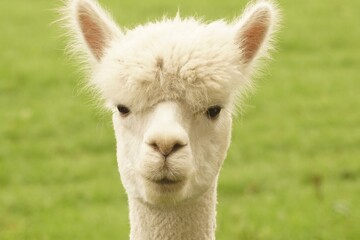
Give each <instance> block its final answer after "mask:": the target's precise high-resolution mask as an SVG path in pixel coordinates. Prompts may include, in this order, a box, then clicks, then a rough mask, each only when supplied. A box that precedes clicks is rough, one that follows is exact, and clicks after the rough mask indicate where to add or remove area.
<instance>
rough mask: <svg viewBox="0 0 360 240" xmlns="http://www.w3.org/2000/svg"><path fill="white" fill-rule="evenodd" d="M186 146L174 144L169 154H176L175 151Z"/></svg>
mask: <svg viewBox="0 0 360 240" xmlns="http://www.w3.org/2000/svg"><path fill="white" fill-rule="evenodd" d="M184 146H186V144H181V143H179V142H177V143H175V144H174V146H173V147H172V149H171V152H170V153H173V152H176V151H177V150H179V149H180V148H182V147H184Z"/></svg>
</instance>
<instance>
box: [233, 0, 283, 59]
mask: <svg viewBox="0 0 360 240" xmlns="http://www.w3.org/2000/svg"><path fill="white" fill-rule="evenodd" d="M278 12H279V11H278V9H277V8H276V6H275V5H274V4H272V3H271V2H269V1H261V2H258V3H255V4H253V5H250V6H249V7H247V9H246V10H245V11H244V14H243V15H242V17H240V20H238V21H237V22H236V23H235V43H236V45H237V46H238V48H239V49H240V50H241V53H242V58H241V59H242V62H243V63H244V64H246V65H249V64H250V63H252V62H254V61H255V60H256V59H257V58H259V57H262V56H264V55H266V53H267V52H268V50H269V49H270V48H271V40H272V38H273V35H274V32H275V31H276V28H277V25H278V21H279V19H278V18H279V14H278Z"/></svg>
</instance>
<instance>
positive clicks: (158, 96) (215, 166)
mask: <svg viewBox="0 0 360 240" xmlns="http://www.w3.org/2000/svg"><path fill="white" fill-rule="evenodd" d="M66 16H67V19H68V21H67V22H68V23H69V26H70V29H71V30H73V34H74V35H73V36H74V38H73V39H74V40H75V43H76V44H75V45H73V46H72V48H73V50H75V51H76V52H77V53H82V54H83V55H85V56H86V59H87V60H88V61H87V62H88V65H89V66H90V69H91V79H92V81H91V83H92V84H93V85H94V86H95V88H96V89H97V90H98V91H99V92H100V93H101V95H102V97H103V98H104V99H105V101H106V102H107V103H108V106H110V107H111V108H112V110H113V124H114V129H115V134H116V139H117V159H118V166H119V170H120V175H121V179H122V182H123V184H124V186H125V189H126V191H127V193H128V195H129V197H131V198H137V199H140V200H141V201H144V202H147V203H150V204H161V205H163V204H176V203H179V202H182V201H187V200H191V199H196V198H197V197H198V196H200V195H201V194H202V193H204V192H205V191H206V190H207V189H209V188H210V187H211V186H214V185H215V184H216V181H217V176H218V174H219V171H220V168H221V165H222V163H223V161H224V159H225V157H226V152H227V149H228V147H229V143H230V135H231V122H232V113H233V112H234V111H235V110H234V109H235V102H236V100H237V99H238V97H239V96H241V95H242V94H243V93H244V91H246V90H247V89H248V88H249V87H250V86H251V81H250V79H249V77H250V74H251V72H252V69H253V68H254V66H255V64H256V63H257V62H258V61H257V60H258V59H260V58H262V57H263V56H265V55H266V53H267V51H268V49H269V47H270V40H271V37H272V34H273V32H274V29H275V25H276V20H277V11H276V9H275V8H274V6H273V4H271V3H270V2H268V1H261V2H258V3H256V4H254V5H251V6H249V7H248V8H247V10H246V11H245V12H244V14H243V15H242V16H241V17H240V18H239V19H237V20H236V21H234V22H232V23H226V22H225V21H215V22H211V23H203V22H200V21H197V20H195V19H193V18H186V19H181V18H180V17H179V16H176V17H175V18H174V19H163V20H161V21H159V22H154V23H148V24H146V25H143V26H138V27H136V28H135V29H132V30H126V31H125V32H123V31H121V30H120V28H119V27H118V26H117V25H116V24H115V23H114V22H113V21H112V19H111V18H110V16H109V15H108V14H107V13H106V12H105V11H104V10H103V9H101V8H100V6H99V5H98V4H97V3H95V2H94V1H92V0H72V1H70V2H69V4H68V8H67V9H66Z"/></svg>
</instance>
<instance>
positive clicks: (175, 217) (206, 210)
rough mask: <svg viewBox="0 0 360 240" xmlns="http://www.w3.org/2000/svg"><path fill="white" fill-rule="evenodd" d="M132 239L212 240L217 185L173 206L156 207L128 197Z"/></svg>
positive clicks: (213, 235) (213, 236)
mask: <svg viewBox="0 0 360 240" xmlns="http://www.w3.org/2000/svg"><path fill="white" fill-rule="evenodd" d="M129 206H130V225H131V234H130V239H131V240H159V239H161V240H170V239H171V240H182V239H186V240H192V239H193V240H195V239H196V240H199V239H206V240H213V239H215V225H216V216H215V215H216V209H215V208H216V187H215V186H214V187H213V188H212V189H210V190H208V191H207V192H206V193H204V194H203V195H202V196H201V197H200V198H199V199H197V200H196V201H193V202H191V203H187V204H183V205H179V206H175V207H168V208H164V207H161V208H159V207H156V206H152V205H149V204H146V203H143V202H141V201H139V200H137V199H129Z"/></svg>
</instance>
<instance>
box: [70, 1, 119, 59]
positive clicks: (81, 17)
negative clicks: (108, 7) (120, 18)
mask: <svg viewBox="0 0 360 240" xmlns="http://www.w3.org/2000/svg"><path fill="white" fill-rule="evenodd" d="M64 15H65V18H66V19H68V21H67V23H68V25H69V26H68V27H69V28H70V30H72V31H71V34H72V35H74V36H72V37H73V38H74V42H75V45H74V46H71V47H72V48H79V47H80V48H82V50H84V48H85V49H86V50H87V52H88V53H90V56H92V57H93V58H94V59H95V60H96V61H100V60H101V58H102V57H103V56H104V53H105V50H106V48H107V47H108V46H109V45H110V43H111V42H112V41H113V40H115V39H117V38H121V36H122V32H121V30H120V29H119V27H118V26H117V25H116V24H115V23H114V21H113V20H112V18H111V17H110V15H109V14H108V13H107V12H106V11H105V10H103V9H102V8H101V7H100V5H98V4H97V3H96V2H95V1H94V0H68V6H67V8H66V9H65V12H64ZM79 45H80V46H79ZM72 50H75V51H79V49H72ZM86 50H85V51H86Z"/></svg>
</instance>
